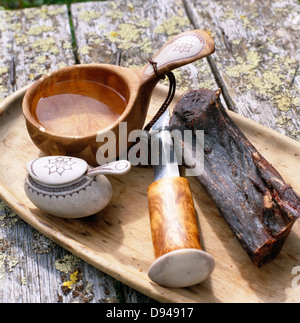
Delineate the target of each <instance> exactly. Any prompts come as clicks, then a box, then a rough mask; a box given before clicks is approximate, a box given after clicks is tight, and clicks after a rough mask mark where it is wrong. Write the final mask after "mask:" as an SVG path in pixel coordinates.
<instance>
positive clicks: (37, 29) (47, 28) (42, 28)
mask: <svg viewBox="0 0 300 323" xmlns="http://www.w3.org/2000/svg"><path fill="white" fill-rule="evenodd" d="M53 30H54V27H51V26H37V27H31V28H30V29H29V30H28V31H27V33H26V34H27V35H31V36H37V35H40V34H42V33H44V32H48V31H53Z"/></svg>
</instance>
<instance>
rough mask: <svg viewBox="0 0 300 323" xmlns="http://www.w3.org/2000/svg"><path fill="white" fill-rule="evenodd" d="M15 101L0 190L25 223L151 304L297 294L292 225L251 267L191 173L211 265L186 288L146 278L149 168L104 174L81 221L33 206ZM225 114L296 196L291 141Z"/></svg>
mask: <svg viewBox="0 0 300 323" xmlns="http://www.w3.org/2000/svg"><path fill="white" fill-rule="evenodd" d="M166 92H167V89H165V88H161V87H158V88H157V89H156V90H155V92H154V100H152V101H151V106H150V110H149V112H150V113H151V112H152V113H153V111H155V110H156V109H157V105H156V104H157V102H159V101H160V100H161V99H162V98H163V97H165V95H166ZM178 95H179V93H178V94H177V96H176V100H178ZM17 102H20V99H19V101H16V103H15V104H14V103H11V104H9V107H8V106H7V105H6V107H5V106H4V105H3V104H2V106H1V112H2V114H1V117H0V139H1V140H0V143H1V144H0V145H1V146H0V149H1V152H2V155H1V165H2V169H3V170H5V171H4V172H1V173H0V183H1V190H0V194H1V198H2V199H3V200H5V201H6V203H9V205H11V206H12V208H13V210H14V211H15V212H17V213H18V214H20V215H21V216H22V218H23V219H25V220H26V221H27V222H28V223H29V224H30V225H32V226H33V227H35V228H37V229H38V230H39V231H40V232H42V233H44V234H46V235H47V236H48V237H49V238H51V239H52V240H53V241H55V242H57V243H59V244H60V245H62V246H63V247H64V248H66V249H67V250H69V251H70V252H72V253H74V254H75V255H77V256H78V257H80V258H81V259H83V260H85V261H88V262H89V263H91V264H92V265H93V266H95V267H97V268H98V269H100V270H102V271H104V272H106V273H108V274H109V275H110V276H112V277H114V278H116V279H118V280H121V281H122V282H123V283H125V284H127V285H129V286H131V287H133V288H134V289H136V290H138V291H140V292H142V293H143V294H146V295H148V296H150V297H152V298H155V299H156V300H158V301H165V302H244V301H245V302H299V293H298V291H297V290H296V289H295V288H294V287H293V286H294V285H293V284H292V282H293V279H294V278H295V276H293V275H291V272H292V270H293V268H295V267H296V266H298V265H299V263H300V258H299V240H300V227H299V223H296V224H295V226H294V227H293V229H292V232H291V234H290V236H289V238H288V240H287V241H286V244H285V245H284V247H283V249H282V251H281V253H280V254H279V255H278V257H277V258H276V259H275V260H274V261H273V262H272V263H270V264H266V265H265V267H263V268H260V269H258V268H256V267H255V266H254V265H253V264H252V262H251V260H250V259H249V257H248V256H247V254H246V253H245V252H244V250H243V249H242V247H241V246H240V245H239V243H238V241H237V240H236V239H235V237H234V236H233V234H232V232H231V230H230V228H229V227H228V225H227V224H226V223H225V221H224V220H223V219H222V218H221V216H220V215H219V213H218V210H217V209H216V206H215V205H214V204H213V203H212V201H211V200H210V199H209V197H208V196H207V194H206V193H205V192H204V191H203V189H202V188H201V186H199V183H197V181H196V180H195V179H193V178H189V182H190V185H191V189H192V193H193V199H194V205H195V209H196V213H197V215H198V220H199V223H200V228H201V231H200V237H201V244H202V246H203V249H204V250H205V251H207V252H208V253H209V254H211V255H212V256H213V257H214V259H215V261H216V267H215V270H214V272H213V274H212V276H211V277H210V278H209V279H208V280H206V281H205V282H203V283H201V284H200V285H196V286H193V287H190V288H185V289H166V288H162V287H160V286H157V285H154V284H153V283H151V282H150V281H149V279H148V276H147V270H148V268H149V266H150V265H151V263H152V262H153V260H154V254H153V247H152V242H151V230H150V221H149V214H148V207H147V193H146V192H147V187H148V186H149V185H150V184H151V183H152V181H153V172H152V170H151V169H145V168H138V167H134V168H133V170H132V171H131V172H130V173H129V174H127V175H124V176H123V177H118V178H117V177H113V176H110V177H109V179H110V181H111V183H112V186H113V192H114V196H113V199H112V201H111V204H110V205H109V206H108V208H106V209H105V210H103V212H101V213H99V214H97V215H95V216H92V217H90V218H88V219H82V220H65V219H59V218H55V217H51V216H49V215H47V214H45V213H43V212H40V211H39V210H37V209H36V208H35V207H34V206H33V205H32V204H31V203H30V201H29V200H28V199H26V196H25V193H24V191H23V189H22V185H23V180H24V176H25V173H26V169H25V160H27V159H30V160H31V159H33V158H35V156H38V155H39V154H40V152H39V151H38V149H36V148H35V147H34V146H33V145H32V144H31V141H30V138H29V136H28V134H27V132H26V128H25V124H24V120H23V118H22V114H21V111H20V103H19V104H18V103H17ZM5 108H7V110H6V111H4V110H5ZM150 116H151V115H149V116H148V117H150ZM230 116H231V117H232V119H233V120H234V122H236V124H237V125H238V126H239V127H240V129H241V130H242V131H243V132H244V133H245V135H246V136H247V137H248V138H249V140H251V142H252V143H253V144H254V145H255V146H256V147H257V149H258V151H259V152H260V153H262V154H263V155H264V157H265V158H266V159H268V160H269V161H270V162H271V163H272V164H273V165H274V167H275V168H276V169H277V170H278V171H279V172H280V173H281V174H282V176H283V177H284V179H285V180H286V182H287V183H289V184H291V185H292V187H293V188H294V189H295V190H296V192H298V193H299V192H300V186H299V183H300V181H299V172H297V171H295V170H297V166H298V165H299V158H300V157H299V156H300V145H299V143H297V142H296V141H294V140H292V139H289V138H287V137H285V136H283V135H281V134H279V133H277V132H275V131H272V130H270V129H268V128H266V127H263V126H261V125H259V124H256V123H254V122H252V121H250V120H249V119H245V118H243V117H241V116H239V115H237V114H235V113H230ZM12 161H13V162H12ZM11 178H14V180H13V181H12V180H11ZM128 201H130V203H129V202H128ZM266 282H268V283H267V284H266ZM274 290H276V293H274Z"/></svg>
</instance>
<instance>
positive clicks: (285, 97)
mask: <svg viewBox="0 0 300 323" xmlns="http://www.w3.org/2000/svg"><path fill="white" fill-rule="evenodd" d="M274 102H275V103H276V105H277V108H278V109H279V110H280V111H284V112H287V111H289V110H290V108H291V106H292V105H296V104H298V99H297V98H295V97H292V96H291V94H290V93H289V92H287V91H285V93H283V94H278V95H275V96H274Z"/></svg>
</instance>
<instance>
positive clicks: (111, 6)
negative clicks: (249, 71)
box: [71, 0, 217, 91]
mask: <svg viewBox="0 0 300 323" xmlns="http://www.w3.org/2000/svg"><path fill="white" fill-rule="evenodd" d="M71 11H72V18H73V23H74V30H75V35H76V43H77V48H78V58H79V61H80V62H81V63H94V62H96V63H109V64H116V62H117V61H118V56H119V55H120V53H121V61H120V64H121V65H122V66H126V67H129V68H140V67H142V66H144V65H146V64H147V63H148V58H150V57H152V56H154V54H155V53H156V52H157V51H158V50H159V49H160V48H161V47H162V46H163V45H164V43H165V42H166V41H167V40H168V39H169V38H170V37H173V36H175V35H176V34H179V33H180V32H183V31H186V30H190V29H194V27H193V26H192V24H191V23H190V21H189V19H188V17H187V15H186V12H185V10H184V7H183V4H182V2H181V0H174V1H169V0H161V1H138V0H121V1H105V2H89V3H75V4H72V6H71ZM174 74H175V76H176V79H177V83H178V86H177V88H178V89H180V90H181V91H184V90H187V89H192V88H196V89H197V88H199V87H206V88H211V89H215V88H217V84H216V83H215V80H214V77H213V75H212V73H211V70H210V68H209V65H208V63H207V61H206V59H203V60H201V61H198V62H195V63H193V64H189V65H188V66H184V67H181V68H179V69H177V70H175V71H174ZM166 84H167V83H166Z"/></svg>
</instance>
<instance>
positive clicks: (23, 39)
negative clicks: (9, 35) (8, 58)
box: [14, 34, 28, 46]
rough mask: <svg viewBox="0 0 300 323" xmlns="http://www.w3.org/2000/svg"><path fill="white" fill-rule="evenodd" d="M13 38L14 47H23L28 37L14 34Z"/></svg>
mask: <svg viewBox="0 0 300 323" xmlns="http://www.w3.org/2000/svg"><path fill="white" fill-rule="evenodd" d="M14 37H15V41H16V45H17V46H19V45H25V44H27V43H28V37H27V36H25V35H22V34H20V35H18V34H15V35H14Z"/></svg>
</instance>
